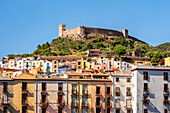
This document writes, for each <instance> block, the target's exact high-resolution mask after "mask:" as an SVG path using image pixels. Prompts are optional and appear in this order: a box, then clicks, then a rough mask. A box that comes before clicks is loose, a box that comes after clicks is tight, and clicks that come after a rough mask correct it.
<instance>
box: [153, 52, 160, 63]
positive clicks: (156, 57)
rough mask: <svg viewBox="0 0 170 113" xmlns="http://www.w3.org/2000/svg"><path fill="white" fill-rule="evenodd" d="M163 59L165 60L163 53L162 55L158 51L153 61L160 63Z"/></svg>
mask: <svg viewBox="0 0 170 113" xmlns="http://www.w3.org/2000/svg"><path fill="white" fill-rule="evenodd" d="M162 58H163V55H162V53H160V52H159V51H157V52H155V53H154V54H153V57H152V59H151V61H152V62H154V63H158V62H159V61H160V60H161V59H162Z"/></svg>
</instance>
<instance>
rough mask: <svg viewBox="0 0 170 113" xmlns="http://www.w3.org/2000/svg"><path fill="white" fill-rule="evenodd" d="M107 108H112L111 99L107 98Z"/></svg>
mask: <svg viewBox="0 0 170 113" xmlns="http://www.w3.org/2000/svg"><path fill="white" fill-rule="evenodd" d="M107 106H110V97H107Z"/></svg>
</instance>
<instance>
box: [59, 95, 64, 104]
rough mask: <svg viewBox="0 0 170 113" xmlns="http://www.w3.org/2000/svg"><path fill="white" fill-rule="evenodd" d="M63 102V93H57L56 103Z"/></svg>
mask: <svg viewBox="0 0 170 113" xmlns="http://www.w3.org/2000/svg"><path fill="white" fill-rule="evenodd" d="M62 102H63V95H58V103H62Z"/></svg>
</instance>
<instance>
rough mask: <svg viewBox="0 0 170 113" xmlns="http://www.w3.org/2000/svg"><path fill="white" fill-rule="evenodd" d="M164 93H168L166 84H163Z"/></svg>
mask: <svg viewBox="0 0 170 113" xmlns="http://www.w3.org/2000/svg"><path fill="white" fill-rule="evenodd" d="M164 92H168V84H164Z"/></svg>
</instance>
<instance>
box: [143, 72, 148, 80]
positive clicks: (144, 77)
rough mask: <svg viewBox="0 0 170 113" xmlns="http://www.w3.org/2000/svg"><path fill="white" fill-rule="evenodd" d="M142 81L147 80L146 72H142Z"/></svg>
mask: <svg viewBox="0 0 170 113" xmlns="http://www.w3.org/2000/svg"><path fill="white" fill-rule="evenodd" d="M143 80H148V72H143Z"/></svg>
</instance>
